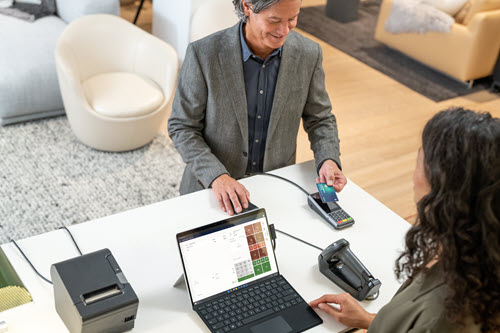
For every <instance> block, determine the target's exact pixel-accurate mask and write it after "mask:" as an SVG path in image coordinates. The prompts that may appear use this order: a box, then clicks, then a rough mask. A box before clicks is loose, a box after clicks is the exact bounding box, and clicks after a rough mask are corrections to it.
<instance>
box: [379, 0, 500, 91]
mask: <svg viewBox="0 0 500 333" xmlns="http://www.w3.org/2000/svg"><path fill="white" fill-rule="evenodd" d="M392 3H393V0H384V1H383V2H382V6H381V8H380V13H379V17H378V22H377V27H376V31H375V39H376V40H378V41H379V42H381V43H383V44H385V45H387V46H389V47H391V48H393V49H396V50H398V51H400V52H402V53H404V54H406V55H407V56H410V57H412V58H414V59H415V60H418V61H419V62H421V63H423V64H426V65H428V66H430V67H432V68H434V69H436V70H438V71H440V72H443V73H445V74H448V75H449V76H451V77H453V78H455V79H458V80H460V81H471V80H475V79H479V78H482V77H485V76H488V75H491V74H492V73H493V68H494V66H495V62H496V60H497V58H498V56H499V51H500V6H499V8H498V9H495V10H490V11H483V12H479V13H476V14H474V16H473V17H472V18H471V20H470V22H469V23H468V24H467V25H462V24H459V23H456V22H455V23H454V24H453V26H452V27H451V30H450V32H449V33H441V32H427V33H424V34H419V33H402V34H392V33H390V32H387V31H386V30H385V22H386V21H387V18H388V17H389V14H390V12H391V8H392Z"/></svg>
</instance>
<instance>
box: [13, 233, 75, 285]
mask: <svg viewBox="0 0 500 333" xmlns="http://www.w3.org/2000/svg"><path fill="white" fill-rule="evenodd" d="M61 229H64V230H66V231H67V232H68V234H69V236H70V237H71V239H72V240H73V243H74V244H75V246H76V249H77V250H78V253H80V255H82V251H81V250H80V248H79V247H78V244H77V243H76V241H75V238H74V237H73V235H72V234H71V231H69V229H68V228H66V227H65V226H62V227H60V228H59V230H61ZM10 242H11V243H13V244H14V245H15V246H16V248H17V249H18V250H19V252H20V253H21V254H22V256H23V257H24V260H26V261H27V262H28V264H29V265H30V266H31V268H32V269H33V271H34V272H35V273H36V274H37V275H38V276H39V277H40V278H42V280H44V281H45V282H47V283H50V284H52V281H50V280H49V279H47V278H46V277H44V276H43V275H42V274H40V273H39V272H38V271H37V269H36V268H35V266H33V264H32V263H31V261H30V260H29V259H28V257H27V256H26V254H24V252H23V250H21V248H20V247H19V245H17V243H16V241H15V240H14V239H12V238H11V239H10Z"/></svg>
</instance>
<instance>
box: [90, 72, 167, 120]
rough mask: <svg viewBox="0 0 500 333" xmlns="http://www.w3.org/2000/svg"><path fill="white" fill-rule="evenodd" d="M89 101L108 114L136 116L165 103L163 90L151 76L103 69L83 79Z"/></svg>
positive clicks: (124, 116)
mask: <svg viewBox="0 0 500 333" xmlns="http://www.w3.org/2000/svg"><path fill="white" fill-rule="evenodd" d="M83 90H84V93H85V97H86V98H87V101H88V103H89V104H90V106H91V107H92V109H94V110H95V111H96V112H97V113H99V114H102V115H104V116H108V117H115V118H126V117H136V116H141V115H145V114H148V113H151V112H153V111H155V110H157V109H158V108H159V107H160V105H161V104H162V103H163V100H164V97H163V92H162V90H161V89H160V88H159V87H158V85H157V84H156V83H154V82H153V81H152V80H150V79H147V78H144V77H142V76H139V75H137V74H134V73H123V72H115V73H104V74H98V75H95V76H92V77H90V78H89V79H88V80H86V81H85V82H84V83H83Z"/></svg>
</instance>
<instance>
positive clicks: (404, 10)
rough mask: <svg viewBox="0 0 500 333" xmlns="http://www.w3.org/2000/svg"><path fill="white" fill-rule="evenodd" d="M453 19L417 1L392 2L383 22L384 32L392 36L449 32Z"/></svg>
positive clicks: (395, 0)
mask: <svg viewBox="0 0 500 333" xmlns="http://www.w3.org/2000/svg"><path fill="white" fill-rule="evenodd" d="M454 22H455V21H454V20H453V17H451V16H450V15H448V14H446V13H445V12H442V11H440V10H439V9H437V8H435V7H433V6H431V5H428V4H426V3H423V2H420V1H419V0H394V2H393V4H392V8H391V12H390V14H389V17H388V18H387V21H386V22H385V30H386V31H387V32H390V33H393V34H400V33H426V32H429V31H434V32H450V28H451V26H452V25H453V23H454Z"/></svg>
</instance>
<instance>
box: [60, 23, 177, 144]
mask: <svg viewBox="0 0 500 333" xmlns="http://www.w3.org/2000/svg"><path fill="white" fill-rule="evenodd" d="M55 57H56V67H57V76H58V79H59V85H60V88H61V94H62V98H63V103H64V107H65V109H66V114H67V116H68V120H69V123H70V125H71V128H72V130H73V132H74V133H75V135H76V136H77V138H78V139H79V140H80V141H82V142H83V143H85V144H86V145H88V146H90V147H93V148H96V149H99V150H105V151H125V150H131V149H136V148H139V147H141V146H143V145H145V144H147V143H148V142H150V141H151V140H152V139H153V138H154V136H155V135H156V134H157V132H158V130H159V128H160V126H161V123H162V121H163V120H164V117H165V113H166V107H167V104H168V102H169V100H170V97H171V95H172V91H173V89H174V86H175V78H176V75H177V67H178V58H177V54H176V52H175V50H174V49H173V48H172V47H171V46H170V45H168V44H167V43H165V42H164V41H162V40H160V39H158V38H156V37H154V36H152V35H151V34H149V33H147V32H145V31H143V30H141V29H139V28H138V27H136V26H135V25H133V24H131V23H129V22H127V21H125V20H123V19H121V18H119V17H116V16H111V15H89V16H86V17H83V18H80V19H77V20H75V21H74V22H72V23H71V24H70V25H68V27H67V28H66V29H65V30H64V32H63V33H62V34H61V37H60V38H59V40H58V42H57V45H56V50H55Z"/></svg>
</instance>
